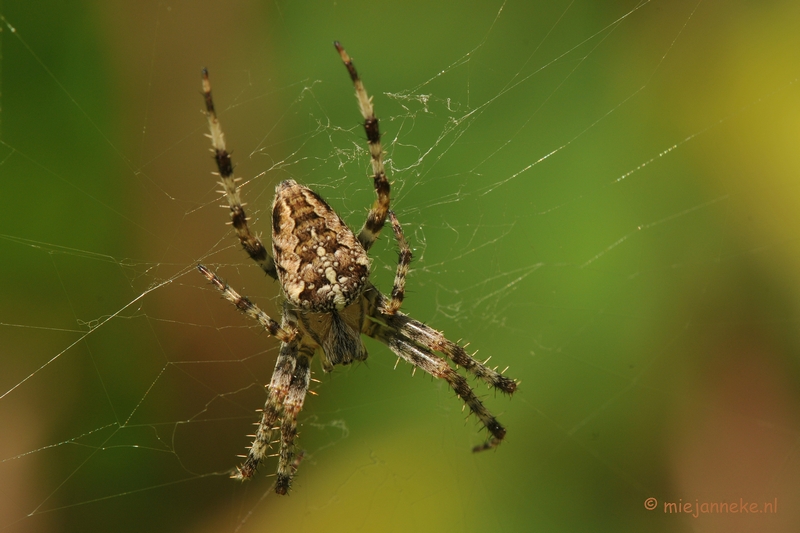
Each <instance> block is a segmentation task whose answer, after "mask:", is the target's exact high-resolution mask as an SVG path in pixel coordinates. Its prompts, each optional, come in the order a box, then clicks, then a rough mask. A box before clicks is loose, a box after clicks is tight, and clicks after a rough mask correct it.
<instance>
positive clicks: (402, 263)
mask: <svg viewBox="0 0 800 533" xmlns="http://www.w3.org/2000/svg"><path fill="white" fill-rule="evenodd" d="M389 221H390V222H391V223H392V229H393V230H394V237H395V239H397V244H398V246H399V247H400V257H399V258H398V261H397V273H396V274H395V276H394V285H393V286H392V298H391V299H390V300H389V302H388V303H385V302H384V306H383V308H382V309H381V312H382V313H384V314H387V315H393V314H395V313H396V312H397V311H399V310H400V306H401V305H403V298H404V297H405V294H406V275H407V274H408V265H410V264H411V248H409V246H408V243H407V242H406V238H405V237H404V236H403V228H402V227H401V226H400V221H398V220H397V216H396V215H395V214H394V211H389Z"/></svg>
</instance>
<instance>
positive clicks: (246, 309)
mask: <svg viewBox="0 0 800 533" xmlns="http://www.w3.org/2000/svg"><path fill="white" fill-rule="evenodd" d="M197 270H199V271H200V272H201V273H202V274H203V275H204V276H205V277H206V278H208V281H210V282H211V284H212V285H214V287H216V288H217V290H219V291H220V292H221V293H222V295H223V296H224V297H225V299H226V300H228V301H229V302H231V303H232V304H233V305H234V306H235V307H236V309H238V310H239V311H242V312H243V313H244V314H246V315H247V316H249V317H252V318H254V319H256V320H257V321H258V323H259V324H261V325H262V326H264V329H266V330H267V331H268V332H269V334H270V335H272V336H273V337H277V338H278V339H279V340H280V341H281V342H291V341H292V340H294V338H295V336H296V335H297V329H296V328H294V327H291V328H290V331H286V330H285V329H284V328H282V327H281V326H279V325H278V323H277V322H275V320H273V319H272V318H271V317H270V316H269V315H268V314H266V313H265V312H264V311H262V310H261V309H259V308H258V306H257V305H256V304H254V303H253V302H251V301H250V300H248V299H247V298H246V297H244V296H241V295H239V293H238V292H236V291H235V290H233V289H231V288H230V286H229V285H228V284H227V283H225V282H224V281H222V280H221V279H220V278H219V277H218V276H217V275H216V274H214V273H213V272H211V271H210V270H209V269H208V268H206V267H205V266H204V265H197Z"/></svg>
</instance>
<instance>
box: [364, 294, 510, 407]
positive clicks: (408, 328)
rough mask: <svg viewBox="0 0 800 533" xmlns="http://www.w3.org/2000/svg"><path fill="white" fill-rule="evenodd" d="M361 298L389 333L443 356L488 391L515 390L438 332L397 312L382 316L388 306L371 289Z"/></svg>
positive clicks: (384, 298)
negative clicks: (365, 299) (390, 331)
mask: <svg viewBox="0 0 800 533" xmlns="http://www.w3.org/2000/svg"><path fill="white" fill-rule="evenodd" d="M365 296H366V297H367V299H368V300H369V302H370V304H369V305H370V308H371V309H372V311H371V312H370V314H371V315H372V316H373V317H376V318H377V320H378V321H380V322H383V323H385V324H387V325H388V326H389V328H391V329H392V330H394V331H397V332H399V333H401V334H402V335H404V336H405V337H406V338H408V339H413V341H414V342H416V343H417V344H419V345H422V346H424V347H425V348H427V349H428V350H430V351H434V352H441V353H443V354H445V355H446V356H447V357H449V358H450V359H451V360H452V361H453V362H454V363H455V364H457V365H458V366H461V367H463V368H464V369H465V370H466V371H467V372H470V373H472V374H473V375H474V376H475V377H477V378H478V379H480V380H482V381H483V382H485V383H487V384H488V385H490V386H491V387H494V388H496V389H499V390H500V391H502V392H504V393H507V394H513V393H514V391H516V390H517V382H516V381H515V380H513V379H511V378H507V377H506V376H504V375H503V372H505V369H504V370H503V371H502V372H498V371H497V370H496V369H494V368H489V367H487V366H486V363H487V362H488V361H489V359H486V360H485V361H483V362H480V361H478V360H477V359H475V358H474V357H473V356H472V355H469V354H468V353H467V351H466V350H465V349H464V347H463V346H460V345H458V344H456V343H455V342H453V341H451V340H449V339H448V338H447V337H445V336H444V335H443V334H442V333H441V332H439V331H436V330H435V329H433V328H431V327H430V326H427V325H425V324H423V323H422V322H420V321H419V320H414V319H413V318H411V317H410V316H408V315H406V314H403V313H400V312H397V313H395V314H393V315H389V314H386V313H383V312H382V310H383V309H385V308H386V307H387V306H388V305H389V304H388V303H387V300H388V299H387V298H386V296H384V295H383V294H381V292H380V291H378V290H377V289H375V288H373V289H372V290H369V291H365ZM365 333H366V332H365ZM473 355H474V354H473Z"/></svg>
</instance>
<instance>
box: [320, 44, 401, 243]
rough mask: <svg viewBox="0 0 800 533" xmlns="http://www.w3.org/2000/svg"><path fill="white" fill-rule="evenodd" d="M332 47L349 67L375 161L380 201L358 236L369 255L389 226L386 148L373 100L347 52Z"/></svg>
mask: <svg viewBox="0 0 800 533" xmlns="http://www.w3.org/2000/svg"><path fill="white" fill-rule="evenodd" d="M333 45H334V46H335V47H336V50H337V51H338V52H339V56H341V58H342V62H344V66H345V67H347V72H349V73H350V79H351V80H353V85H354V86H355V89H356V98H357V99H358V107H359V108H360V109H361V115H362V116H363V117H364V131H366V133H367V143H368V144H369V153H370V157H371V158H372V179H373V181H374V182H375V192H376V193H377V195H378V198H377V199H376V200H375V203H374V204H372V209H370V211H369V215H367V221H366V222H364V227H363V228H361V231H360V232H359V234H358V240H359V242H360V243H361V246H363V247H364V249H365V250H367V251H369V249H370V248H371V247H372V245H373V244H374V243H375V241H376V240H377V239H378V236H379V235H380V234H381V230H382V229H383V225H384V224H385V223H386V213H387V212H388V211H389V180H387V179H386V172H385V171H384V169H383V148H382V147H381V134H380V130H379V129H378V119H377V118H375V110H374V109H373V107H372V98H371V97H370V96H368V95H367V91H366V90H365V89H364V84H363V83H362V82H361V78H359V77H358V72H356V67H355V66H354V65H353V61H352V60H351V59H350V56H349V55H347V52H345V51H344V48H342V45H341V44H339V42H338V41H337V42H334V43H333Z"/></svg>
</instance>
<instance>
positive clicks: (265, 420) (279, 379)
mask: <svg viewBox="0 0 800 533" xmlns="http://www.w3.org/2000/svg"><path fill="white" fill-rule="evenodd" d="M297 347H298V343H297V341H294V342H290V343H283V344H281V351H280V353H279V354H278V360H277V362H276V363H275V370H274V371H273V373H272V379H271V380H270V383H269V394H268V395H267V402H266V404H264V412H263V414H262V415H261V421H260V422H259V424H258V429H257V430H256V433H255V435H254V436H253V437H254V438H253V444H252V445H251V446H250V451H249V452H248V454H247V458H246V459H245V461H244V463H242V465H241V466H239V467H237V468H236V471H235V472H234V473H233V475H232V476H231V477H232V478H234V479H241V480H244V479H249V478H251V477H253V474H255V473H256V469H257V468H258V464H259V463H260V462H261V460H262V459H264V457H266V455H267V450H268V449H269V445H270V442H272V432H273V430H274V429H275V426H276V425H277V423H278V419H279V418H280V416H281V414H282V413H283V405H284V402H285V399H286V396H287V395H288V394H289V391H290V388H291V383H292V375H293V374H294V371H295V368H296V366H297Z"/></svg>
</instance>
